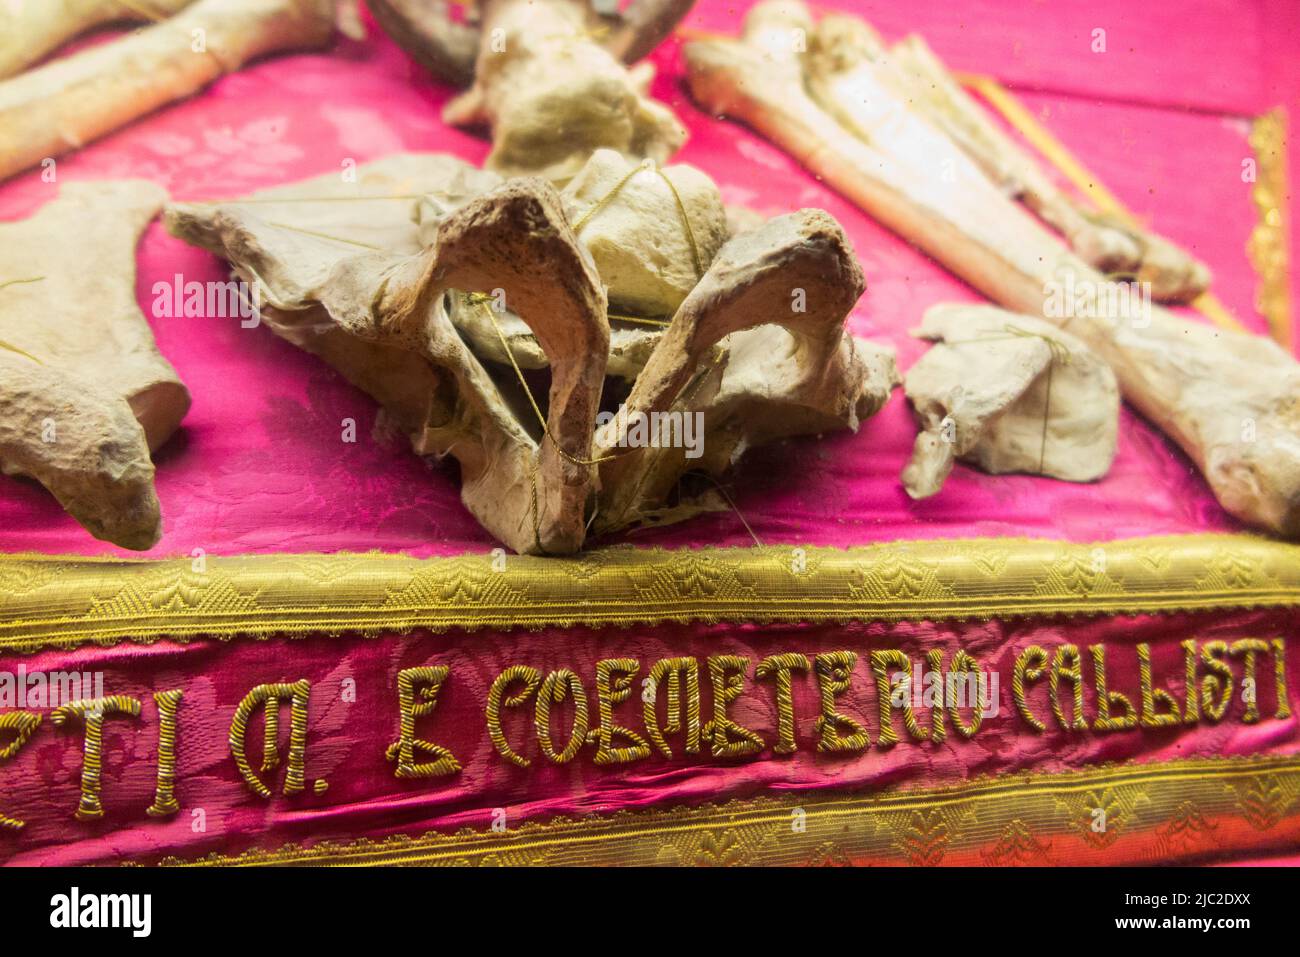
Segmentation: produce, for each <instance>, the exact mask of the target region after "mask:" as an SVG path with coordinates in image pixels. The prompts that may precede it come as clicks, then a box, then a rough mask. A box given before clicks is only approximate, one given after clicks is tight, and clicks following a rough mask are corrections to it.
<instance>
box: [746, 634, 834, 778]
mask: <svg viewBox="0 0 1300 957" xmlns="http://www.w3.org/2000/svg"><path fill="white" fill-rule="evenodd" d="M811 667H812V665H811V664H809V662H808V656H807V655H801V654H799V653H798V652H788V653H786V654H780V655H768V656H767V657H766V658H764V659H763V660H762V661H760V662H759V663H758V668H757V669H755V671H754V677H755V678H756V679H758V680H762V679H765V678H771V679H773V681H774V682H775V684H776V744H774V745H773V746H772V752H773V753H774V754H794V753H795V752H796V751H798V750H799V745H798V743H796V741H795V737H794V679H793V677H792V675H791V673H792V672H795V671H807V670H808V669H809V668H811ZM819 720H820V719H819Z"/></svg>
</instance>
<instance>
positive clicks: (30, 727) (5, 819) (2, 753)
mask: <svg viewBox="0 0 1300 957" xmlns="http://www.w3.org/2000/svg"><path fill="white" fill-rule="evenodd" d="M40 723H41V716H40V715H39V714H37V713H36V712H34V711H6V712H5V713H4V714H0V733H3V732H5V731H12V732H13V733H14V736H13V737H12V738H10V739H9V741H8V742H6V743H5V744H4V746H2V747H0V761H8V760H9V759H10V758H12V757H13V756H14V755H15V754H17V753H18V752H19V751H21V750H22V748H23V745H25V744H26V743H27V742H28V741H30V740H31V739H32V733H33V732H35V731H36V728H37V727H38V726H39V725H40ZM26 826H27V822H26V821H22V820H19V819H18V818H16V817H9V816H8V815H6V814H3V813H0V827H3V828H8V829H9V830H11V831H21V830H22V829H23V828H24V827H26Z"/></svg>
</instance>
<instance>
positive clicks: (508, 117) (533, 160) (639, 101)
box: [371, 0, 690, 182]
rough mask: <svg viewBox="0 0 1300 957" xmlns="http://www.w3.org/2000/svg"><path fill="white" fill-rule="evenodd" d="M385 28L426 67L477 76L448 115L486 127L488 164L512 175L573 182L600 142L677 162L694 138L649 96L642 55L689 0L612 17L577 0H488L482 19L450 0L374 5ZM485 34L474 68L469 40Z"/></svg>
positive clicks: (655, 2)
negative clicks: (447, 1) (447, 0)
mask: <svg viewBox="0 0 1300 957" xmlns="http://www.w3.org/2000/svg"><path fill="white" fill-rule="evenodd" d="M371 7H372V9H374V11H375V14H376V17H377V18H378V19H379V21H380V23H381V25H383V26H384V27H385V28H386V29H388V30H389V32H390V33H392V34H393V36H394V38H395V39H397V41H398V42H399V43H401V44H402V45H403V46H406V47H407V48H408V49H411V50H413V51H414V52H415V55H416V56H417V57H418V58H419V59H420V60H421V62H423V63H424V64H426V65H427V66H429V67H430V68H432V69H434V70H435V71H436V72H438V73H439V74H440V75H442V76H443V77H444V78H446V79H450V80H451V81H452V82H456V83H463V82H465V80H466V79H467V78H468V77H471V76H472V78H473V85H472V86H471V87H470V89H469V90H467V91H466V92H465V93H463V94H462V95H461V96H459V97H458V98H457V99H455V100H453V101H452V102H451V103H449V104H448V105H447V107H446V109H445V110H444V112H443V118H444V119H445V120H446V121H447V122H449V123H454V124H457V125H487V126H490V127H491V130H492V152H491V153H490V154H489V156H488V158H487V161H486V165H487V166H488V167H489V168H491V169H495V170H499V171H500V172H502V173H506V174H508V175H522V174H534V173H535V174H539V175H544V176H546V177H547V178H549V179H551V180H553V181H555V182H564V181H567V180H568V179H569V178H570V177H572V176H573V174H574V173H576V172H577V171H578V169H579V168H580V167H581V166H582V165H583V164H584V163H585V162H586V161H587V159H588V157H589V156H590V155H591V153H592V151H593V150H595V149H598V148H601V147H606V148H609V149H614V150H617V151H618V152H620V153H622V154H623V155H624V156H626V157H629V158H631V159H644V158H650V159H654V160H656V161H659V162H663V161H665V160H667V159H668V157H669V156H671V155H672V154H673V153H674V152H676V150H677V148H678V147H679V146H681V144H682V143H683V142H684V141H685V139H686V130H685V129H684V128H683V127H682V125H681V124H680V123H679V122H678V120H677V118H676V117H675V116H673V114H672V112H671V111H670V110H669V109H668V108H667V107H665V106H663V105H662V104H660V103H657V102H655V101H654V100H652V99H650V98H649V97H648V96H647V95H646V90H647V87H648V85H649V83H650V80H651V79H652V77H653V70H652V68H651V67H650V66H649V65H648V64H639V65H638V66H636V67H635V68H634V69H632V70H628V69H627V68H626V67H625V66H624V62H625V61H623V60H621V59H620V57H624V56H626V57H630V58H636V57H639V56H641V55H643V54H644V53H645V52H647V50H648V47H647V46H646V44H647V43H650V44H651V45H653V44H654V43H657V42H658V40H659V39H661V38H662V36H663V35H665V34H666V32H667V31H669V30H671V28H672V26H673V24H674V23H675V22H676V20H677V19H678V18H679V17H681V16H683V15H684V14H685V12H686V10H687V9H688V8H689V7H690V3H689V2H683V0H641V2H639V3H636V4H633V5H632V6H631V7H629V9H628V11H626V12H625V13H624V14H623V15H622V16H620V17H612V18H611V17H602V16H601V15H599V14H597V13H596V12H595V11H594V10H592V9H591V8H589V7H588V6H587V5H586V4H585V3H581V2H578V0H484V2H482V3H480V4H479V5H478V11H477V12H478V14H479V18H480V23H479V25H478V26H477V28H475V27H472V26H468V25H465V24H462V23H457V22H455V21H451V20H449V19H448V16H447V11H446V8H445V6H442V5H440V4H437V3H434V4H429V5H426V6H417V5H416V4H415V3H413V2H411V0H378V2H374V0H372V3H371ZM471 35H473V36H476V37H477V38H478V48H477V51H476V59H475V61H474V64H473V66H472V68H470V67H469V66H468V65H467V64H465V62H464V52H465V46H466V44H467V41H468V38H469V37H470V36H471Z"/></svg>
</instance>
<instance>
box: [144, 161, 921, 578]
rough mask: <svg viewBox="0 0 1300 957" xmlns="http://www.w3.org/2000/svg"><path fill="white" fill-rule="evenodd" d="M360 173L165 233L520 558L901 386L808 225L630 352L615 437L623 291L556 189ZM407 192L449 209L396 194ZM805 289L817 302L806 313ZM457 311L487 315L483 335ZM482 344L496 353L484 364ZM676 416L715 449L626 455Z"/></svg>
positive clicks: (571, 545) (646, 448) (742, 263)
mask: <svg viewBox="0 0 1300 957" xmlns="http://www.w3.org/2000/svg"><path fill="white" fill-rule="evenodd" d="M358 174H359V177H358V178H359V182H358V184H356V185H345V184H341V183H340V182H339V181H338V177H337V176H332V175H330V176H324V177H321V178H319V179H317V180H312V181H308V182H305V183H300V184H296V185H295V186H290V187H280V188H278V189H276V190H268V191H265V192H263V193H260V194H257V195H255V196H253V197H249V198H248V200H243V201H241V200H233V201H229V202H225V203H216V204H176V205H173V206H172V207H170V208H169V210H168V213H167V225H168V228H169V229H170V230H171V231H172V232H173V233H175V234H176V235H178V236H180V237H181V238H184V239H186V240H187V241H189V242H192V243H195V244H197V245H200V246H203V247H205V248H207V249H210V250H212V251H214V252H216V253H218V254H219V255H222V256H225V257H226V258H228V259H230V260H231V262H232V265H233V266H234V269H235V272H236V274H237V275H239V276H240V277H241V278H243V279H245V280H247V281H249V282H251V283H254V284H255V285H256V286H257V287H258V288H259V291H260V299H261V300H262V301H263V302H264V303H265V304H266V305H265V306H264V308H263V311H262V316H263V319H264V320H265V321H266V322H267V324H268V325H270V326H271V327H272V328H273V329H274V330H275V331H276V332H277V333H278V334H280V335H282V336H284V337H286V338H288V339H290V341H293V342H295V343H296V344H298V345H300V346H302V347H303V348H306V349H308V350H309V351H312V352H314V353H316V354H318V355H320V356H321V357H322V358H324V359H325V360H326V361H327V362H330V363H331V364H332V365H335V366H336V367H337V368H339V369H340V370H341V371H342V372H343V373H344V374H345V375H346V376H348V378H349V379H350V380H351V381H353V382H354V383H355V384H357V385H358V386H359V387H361V388H363V389H365V390H367V391H369V392H370V393H371V394H372V395H374V396H375V397H376V398H377V399H378V400H379V401H380V402H381V403H383V405H384V407H385V410H386V412H387V414H388V415H389V417H390V418H391V419H392V420H393V421H394V422H395V423H396V424H397V425H398V426H399V427H400V428H401V429H402V430H403V431H404V432H405V433H406V434H407V435H408V436H409V437H410V439H411V444H412V447H413V449H414V450H415V451H416V452H417V453H419V454H422V455H437V456H442V455H452V456H454V457H455V458H456V459H457V460H458V461H459V463H460V466H461V477H462V499H463V501H464V502H465V505H466V506H467V507H468V508H469V509H470V510H471V511H472V512H473V513H474V514H475V516H477V517H478V519H479V521H480V522H482V523H483V525H484V526H485V527H486V528H488V529H489V530H490V531H491V532H492V533H493V534H494V535H496V536H497V537H498V538H499V539H500V540H501V541H503V542H505V543H506V544H507V545H509V546H510V547H511V548H513V549H515V550H517V551H520V552H531V553H539V552H547V553H565V552H572V551H575V550H577V549H578V548H580V547H581V546H582V544H583V542H584V540H585V537H586V534H587V532H588V528H591V529H593V530H595V531H598V532H608V531H614V530H617V529H620V528H625V527H627V526H628V525H630V524H633V523H636V522H640V521H644V520H647V519H649V518H651V517H653V516H655V515H656V514H659V513H661V510H662V507H663V506H664V504H665V502H666V499H667V497H668V495H669V494H670V493H671V492H672V490H673V488H674V486H675V484H676V481H677V479H678V477H680V476H681V475H682V473H683V472H684V471H686V470H687V469H695V468H698V469H702V470H704V471H707V472H709V473H710V474H721V473H722V472H723V471H725V470H726V469H727V468H728V467H730V466H731V465H732V464H733V463H734V461H735V460H736V459H737V458H738V457H739V456H740V454H741V453H742V452H743V451H744V450H745V449H746V448H748V447H750V446H752V445H754V444H757V443H759V442H762V441H767V440H770V439H773V438H778V437H783V436H787V435H797V434H803V433H811V432H821V431H825V430H828V429H832V428H844V427H848V428H856V426H857V424H858V422H859V421H860V420H861V419H862V418H865V417H866V416H868V415H871V414H873V413H874V412H875V411H876V410H877V409H878V408H880V406H881V405H883V404H884V402H885V400H886V399H887V398H888V395H889V391H890V389H892V388H893V386H894V385H895V384H896V383H897V374H896V372H895V371H894V366H893V358H892V355H890V354H888V353H887V352H886V351H885V350H881V349H879V348H877V347H874V346H871V345H870V344H868V343H863V342H861V341H859V340H855V339H854V338H853V337H851V336H849V335H847V334H846V333H845V332H844V330H843V325H844V320H845V317H846V316H847V314H848V311H849V310H850V309H851V307H852V306H853V303H854V302H855V301H856V299H857V297H858V296H859V295H860V293H861V290H862V276H861V272H860V270H859V269H858V266H857V263H856V261H855V260H854V259H853V257H852V253H851V251H850V250H849V248H848V243H847V240H846V239H845V237H844V235H843V232H842V231H841V230H840V229H839V226H838V225H837V224H835V222H834V221H833V220H831V219H830V218H829V217H828V216H826V214H824V213H821V212H819V211H811V210H805V211H802V212H800V213H796V214H792V215H790V216H785V217H778V218H777V219H775V220H772V221H771V222H769V223H767V224H765V225H764V226H761V227H759V228H757V229H754V230H751V231H749V232H746V233H744V234H743V235H741V236H739V237H736V238H735V239H732V240H731V241H730V242H728V243H727V244H725V245H724V246H723V247H722V248H721V250H720V251H719V252H718V253H717V255H716V256H712V257H711V258H710V260H709V262H708V263H707V264H705V265H706V268H705V274H704V277H703V278H702V279H701V280H700V282H699V283H698V284H696V285H694V286H693V288H692V289H690V291H689V292H688V294H687V295H686V297H685V299H684V300H683V301H682V302H681V305H680V306H679V307H678V309H677V310H676V313H675V315H674V316H673V318H672V320H671V322H670V323H669V324H668V326H667V327H666V328H665V329H663V330H662V331H660V330H653V334H652V335H647V336H646V338H644V339H643V340H641V341H640V344H639V346H638V348H639V349H640V354H639V355H638V356H637V357H636V359H635V370H632V369H631V366H632V364H633V363H634V359H633V358H632V357H631V356H630V355H625V356H624V357H623V359H624V361H625V363H626V364H627V366H626V368H628V370H629V371H628V377H632V376H635V382H634V384H633V387H632V390H631V395H630V396H629V398H628V399H627V401H626V402H624V403H622V404H621V405H619V406H618V407H617V409H616V410H615V411H613V412H611V413H608V421H606V422H605V424H604V425H601V424H600V423H601V419H600V418H598V417H597V412H598V411H599V402H600V398H601V392H602V388H603V386H604V379H605V375H606V374H607V373H609V371H610V366H611V365H612V364H613V363H612V360H611V336H610V331H609V326H608V319H607V315H608V313H607V305H606V298H605V293H604V286H605V277H604V276H603V275H601V274H599V272H598V270H597V266H596V263H595V262H594V261H593V259H592V256H591V255H590V253H589V252H588V250H587V248H586V247H585V246H584V244H583V243H582V241H581V240H580V239H579V238H578V237H577V236H575V234H574V230H573V227H572V224H571V221H570V219H569V218H568V216H567V214H566V211H565V204H564V200H563V198H562V197H561V196H560V194H559V193H557V192H556V191H555V190H554V188H553V187H551V186H550V185H548V184H547V183H546V182H544V181H543V180H540V179H534V178H524V179H511V180H506V181H504V182H501V183H497V182H495V177H492V176H488V177H482V176H479V177H475V176H473V175H471V171H470V170H469V168H467V167H465V166H464V164H462V163H460V162H459V161H457V160H454V159H451V158H450V157H430V156H405V157H394V158H390V159H388V160H384V161H381V162H379V163H374V164H370V165H368V166H363V167H361V168H360V169H359V170H358ZM638 175H639V176H648V175H649V171H647V172H646V173H640V174H638ZM398 183H402V184H404V185H405V188H406V190H407V191H408V192H409V191H410V190H412V189H414V190H415V191H416V192H423V193H427V194H431V195H432V197H433V198H432V199H430V198H428V197H426V198H424V199H420V200H416V201H413V202H406V203H403V202H401V201H400V199H397V200H395V199H394V198H393V197H395V196H397V193H396V187H397V184H398ZM480 187H481V188H482V189H483V190H484V191H483V192H481V193H480V194H478V195H477V196H471V195H470V194H472V193H473V192H474V191H475V190H476V189H478V188H480ZM347 195H351V196H352V197H353V199H354V200H355V201H354V202H338V201H334V200H331V201H328V202H321V203H319V204H313V203H311V202H303V201H302V200H303V199H304V198H309V197H317V198H326V197H343V196H347ZM385 196H388V197H389V200H387V201H386V200H385V199H384V197H385ZM366 197H374V198H369V199H367V198H366ZM277 200H280V201H283V205H281V204H280V202H277ZM413 210H414V216H412V211H413ZM651 226H652V224H651V223H650V222H648V221H647V222H646V225H645V228H646V230H650V229H651ZM422 237H423V243H422ZM426 244H427V245H426ZM800 289H801V290H803V291H804V293H805V295H804V297H803V299H804V300H806V303H801V307H800V308H792V302H795V301H798V300H797V297H795V296H794V295H793V294H794V293H795V291H796V290H800ZM498 310H499V311H498ZM457 311H461V312H463V313H465V314H466V315H472V314H475V313H477V318H476V320H475V322H476V323H477V324H476V325H475V326H474V327H473V328H474V331H473V332H471V331H469V328H470V327H469V325H468V320H466V321H465V323H457V322H453V319H452V315H453V314H454V313H456V312H457ZM520 327H522V329H521V328H520ZM516 333H520V334H518V335H516ZM480 337H481V340H482V341H483V342H488V341H492V340H493V339H495V340H496V341H497V344H498V349H499V351H497V352H495V353H489V354H484V353H483V352H480V351H479V350H480ZM502 338H505V340H506V344H507V345H506V346H502V345H501V344H500V340H501V339H502ZM530 339H531V341H532V342H533V343H534V344H535V346H536V349H537V355H536V356H535V358H536V359H537V360H538V361H539V364H542V363H544V364H545V365H547V366H549V368H550V370H551V386H550V396H549V401H548V402H546V403H542V402H539V403H538V406H539V411H540V409H541V408H545V412H543V413H540V414H542V415H543V416H544V424H540V425H539V424H537V423H536V421H535V415H536V413H534V411H533V409H532V408H531V407H530V403H529V402H528V400H527V396H526V395H525V394H524V392H523V391H522V387H521V386H520V385H519V382H518V380H517V379H516V378H515V377H514V369H513V368H512V365H513V364H514V363H518V362H519V359H518V355H517V354H516V353H519V352H523V351H525V350H526V348H527V343H528V342H529V341H530ZM715 346H717V348H716V349H715ZM512 360H513V363H512ZM501 363H504V364H501ZM642 365H644V366H645V368H644V369H641V366H642ZM638 372H639V374H637V373H638ZM673 411H675V412H677V413H678V415H677V417H676V422H677V423H678V424H679V426H680V425H681V424H682V423H683V420H682V418H681V415H682V414H688V413H689V414H692V415H698V418H693V419H692V420H691V422H690V426H691V428H692V429H694V428H695V425H696V423H703V431H702V432H699V431H695V432H693V434H694V435H698V436H700V437H701V438H702V439H704V440H705V441H704V444H703V445H702V446H700V445H698V444H697V445H695V447H694V448H693V449H692V448H684V447H682V446H681V445H680V444H674V443H671V442H670V443H659V442H657V441H656V442H654V443H653V444H639V443H629V442H627V441H626V439H627V436H628V432H629V430H630V429H632V428H635V421H636V419H637V417H638V416H639V415H641V414H647V415H653V414H654V413H664V412H673ZM602 418H603V416H602ZM685 511H689V508H687V509H686V510H685ZM683 513H684V512H683V510H678V513H677V514H679V515H680V514H683Z"/></svg>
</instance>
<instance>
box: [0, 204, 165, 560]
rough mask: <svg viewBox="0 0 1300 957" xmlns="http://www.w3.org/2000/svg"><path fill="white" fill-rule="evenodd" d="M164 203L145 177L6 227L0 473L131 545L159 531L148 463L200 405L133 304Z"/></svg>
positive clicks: (0, 290) (99, 534)
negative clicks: (144, 249) (142, 243)
mask: <svg viewBox="0 0 1300 957" xmlns="http://www.w3.org/2000/svg"><path fill="white" fill-rule="evenodd" d="M166 198H167V196H166V193H165V192H164V191H163V190H162V189H161V188H160V187H158V186H154V185H153V184H151V183H147V182H142V181H136V180H129V181H122V182H103V183H71V184H68V185H66V186H64V187H63V189H62V192H61V194H60V197H59V198H58V199H56V200H54V201H53V202H50V203H48V204H46V205H45V206H44V207H42V208H41V209H40V210H39V211H38V212H37V213H36V214H35V215H34V216H32V217H30V218H29V219H25V220H22V221H19V222H14V223H0V370H2V371H0V471H3V472H4V473H5V474H6V475H27V476H31V477H32V478H35V479H36V480H37V481H39V482H40V483H41V484H42V485H44V486H45V487H46V488H48V489H49V490H50V492H52V493H53V494H54V496H55V497H56V498H57V499H58V500H59V504H61V505H62V506H63V507H64V508H65V509H67V510H68V512H69V513H71V515H72V516H73V518H75V519H76V520H77V521H79V522H80V523H81V524H82V525H84V526H85V527H86V529H87V530H88V531H90V533H91V534H92V535H94V536H95V537H96V538H101V539H105V540H107V541H110V542H113V543H114V544H117V545H121V546H122V547H124V548H134V549H146V548H150V547H152V546H153V545H154V544H155V543H156V542H157V541H158V538H159V536H160V535H161V533H162V525H161V519H160V514H159V505H158V497H157V495H156V494H155V492H154V487H153V475H154V467H153V462H152V461H150V458H149V453H150V451H151V450H153V449H157V448H158V447H159V446H160V445H162V443H163V442H165V441H166V440H167V438H168V437H169V436H170V435H171V434H172V433H173V432H174V431H175V430H176V427H177V426H178V425H179V424H180V421H181V419H182V417H184V415H185V413H186V412H187V411H188V409H189V404H190V397H189V393H188V392H187V391H186V389H185V386H184V385H182V384H181V381H180V379H179V378H177V375H176V371H175V370H174V369H173V368H172V367H171V365H170V364H169V363H168V362H167V360H166V359H164V358H163V357H162V356H161V355H160V354H159V353H158V350H157V347H156V346H155V344H154V339H153V333H152V332H151V331H150V329H149V325H148V323H147V322H146V321H145V318H144V316H143V315H142V314H141V313H140V310H139V308H138V306H137V305H136V298H135V247H136V243H137V241H138V240H139V238H140V234H141V233H142V232H143V231H144V229H145V227H146V226H147V225H148V224H149V222H150V221H151V220H152V219H153V217H154V216H155V215H156V214H157V212H158V210H159V209H160V208H161V207H162V205H163V203H164V202H165V201H166Z"/></svg>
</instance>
